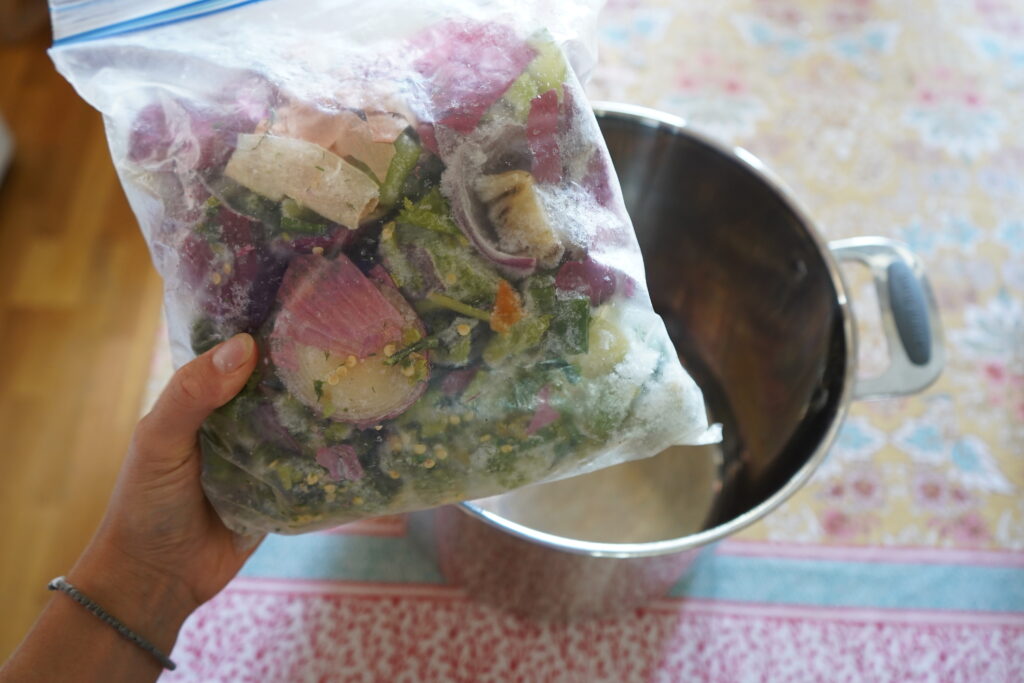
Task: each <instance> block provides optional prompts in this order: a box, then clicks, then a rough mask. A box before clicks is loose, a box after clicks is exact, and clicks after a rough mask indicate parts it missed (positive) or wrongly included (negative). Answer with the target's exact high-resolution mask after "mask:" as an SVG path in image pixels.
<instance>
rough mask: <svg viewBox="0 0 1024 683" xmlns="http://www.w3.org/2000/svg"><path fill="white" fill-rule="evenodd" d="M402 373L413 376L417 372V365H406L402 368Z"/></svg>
mask: <svg viewBox="0 0 1024 683" xmlns="http://www.w3.org/2000/svg"><path fill="white" fill-rule="evenodd" d="M402 374H403V375H405V376H406V377H412V376H413V375H415V374H416V366H415V365H406V366H405V367H404V368H402Z"/></svg>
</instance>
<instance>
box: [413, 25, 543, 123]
mask: <svg viewBox="0 0 1024 683" xmlns="http://www.w3.org/2000/svg"><path fill="white" fill-rule="evenodd" d="M412 44H413V46H414V47H416V48H419V49H420V50H421V51H422V52H421V55H420V57H419V59H417V60H416V62H415V63H414V68H415V69H416V70H417V71H418V72H419V73H420V74H421V75H422V76H423V77H424V78H425V79H427V80H428V81H429V83H430V92H431V97H430V102H429V103H428V104H427V105H426V107H425V108H426V109H427V111H424V112H421V117H422V118H423V119H424V120H426V121H430V122H433V123H438V124H441V125H443V126H446V127H448V128H450V129H452V130H454V131H455V132H457V133H462V134H466V133H470V132H472V131H473V130H474V129H475V128H476V126H477V124H478V123H479V122H480V118H481V117H482V116H483V115H484V112H486V111H487V110H488V109H489V108H490V107H491V105H493V104H494V103H495V102H497V101H498V100H499V99H500V98H501V96H502V95H503V94H504V93H505V91H506V90H508V88H509V86H510V85H512V82H513V81H515V80H516V79H517V78H518V77H519V75H520V74H521V73H522V72H523V70H524V69H525V68H526V66H527V65H528V64H529V63H530V62H531V61H532V60H533V58H534V57H535V56H536V54H537V52H536V50H534V49H533V48H532V47H530V46H529V45H528V44H526V43H525V42H523V41H522V40H520V39H519V38H518V37H516V35H515V34H514V33H513V31H512V30H511V29H510V28H507V27H504V26H500V25H498V24H486V23H477V22H455V21H448V22H445V23H442V24H438V25H436V26H434V27H432V28H430V29H427V30H425V31H423V32H422V33H420V34H419V35H418V36H416V37H415V38H414V39H413V41H412Z"/></svg>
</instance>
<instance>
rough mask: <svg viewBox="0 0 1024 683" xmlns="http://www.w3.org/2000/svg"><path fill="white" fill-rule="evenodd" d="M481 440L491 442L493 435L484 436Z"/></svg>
mask: <svg viewBox="0 0 1024 683" xmlns="http://www.w3.org/2000/svg"><path fill="white" fill-rule="evenodd" d="M480 440H481V441H485V442H486V441H490V440H491V435H490V434H484V435H483V436H481V437H480Z"/></svg>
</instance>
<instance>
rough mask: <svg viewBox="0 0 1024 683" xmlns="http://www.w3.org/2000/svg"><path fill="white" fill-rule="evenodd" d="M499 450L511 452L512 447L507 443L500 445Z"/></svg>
mask: <svg viewBox="0 0 1024 683" xmlns="http://www.w3.org/2000/svg"><path fill="white" fill-rule="evenodd" d="M501 452H502V453H511V452H512V447H511V446H509V445H508V444H505V445H504V446H502V447H501Z"/></svg>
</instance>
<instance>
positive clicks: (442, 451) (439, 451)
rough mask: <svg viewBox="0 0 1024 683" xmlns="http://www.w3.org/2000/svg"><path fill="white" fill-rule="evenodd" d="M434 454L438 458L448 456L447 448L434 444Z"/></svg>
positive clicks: (442, 458) (441, 458)
mask: <svg viewBox="0 0 1024 683" xmlns="http://www.w3.org/2000/svg"><path fill="white" fill-rule="evenodd" d="M434 455H436V456H437V459H438V460H444V459H445V458H447V457H448V450H447V449H446V448H445V447H444V446H442V445H441V444H437V445H436V446H434Z"/></svg>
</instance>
